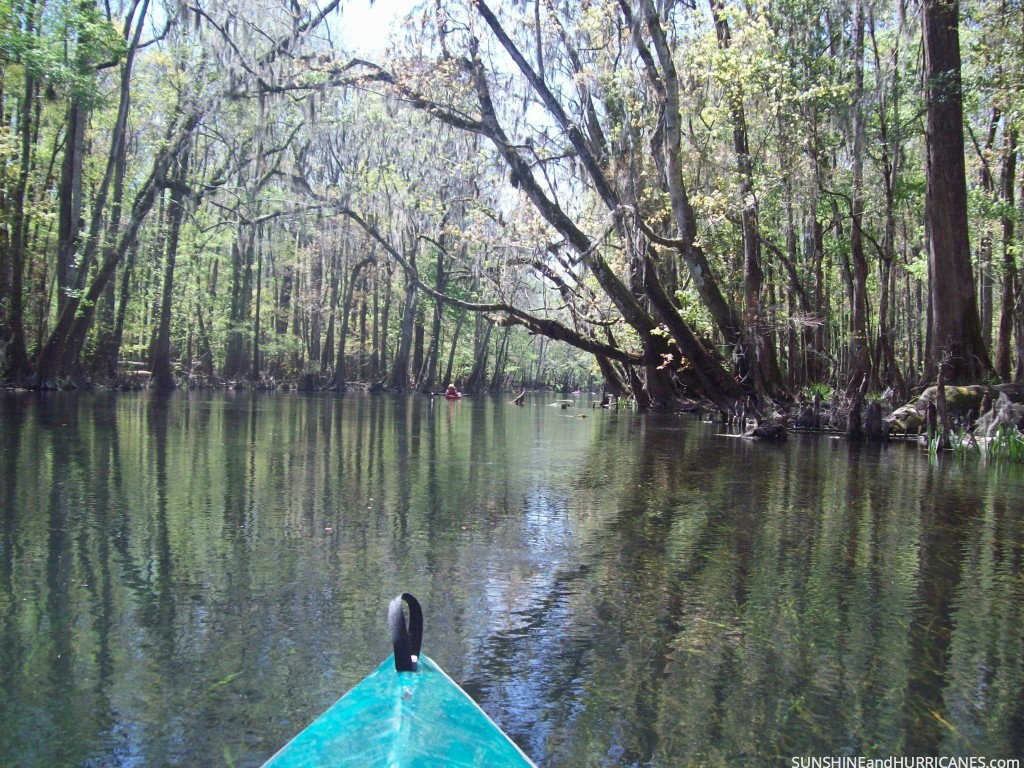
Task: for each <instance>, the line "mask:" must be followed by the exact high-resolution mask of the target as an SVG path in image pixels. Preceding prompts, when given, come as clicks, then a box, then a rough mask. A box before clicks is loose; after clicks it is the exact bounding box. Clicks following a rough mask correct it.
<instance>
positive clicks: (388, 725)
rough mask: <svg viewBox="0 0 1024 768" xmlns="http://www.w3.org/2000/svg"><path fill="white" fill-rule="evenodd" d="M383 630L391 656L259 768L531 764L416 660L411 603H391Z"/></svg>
mask: <svg viewBox="0 0 1024 768" xmlns="http://www.w3.org/2000/svg"><path fill="white" fill-rule="evenodd" d="M403 601H404V602H405V603H406V604H407V605H408V606H409V622H408V625H407V624H406V619H405V616H404V614H403V612H402V603H403ZM388 624H389V626H390V628H391V637H392V643H393V645H394V651H395V652H394V654H392V655H391V656H390V657H388V659H387V660H386V661H384V663H383V664H381V665H380V666H379V667H377V669H376V670H374V671H373V672H372V673H370V675H368V676H367V677H365V678H364V679H363V681H362V682H361V683H359V684H358V685H357V686H356V687H355V688H353V689H352V690H351V691H349V692H348V693H346V694H345V695H344V696H343V697H342V698H341V699H339V700H338V701H337V702H336V703H335V704H334V705H333V706H332V707H331V708H330V709H328V710H327V711H326V712H324V713H323V714H322V715H320V717H318V718H317V719H316V720H315V721H313V723H312V724H311V725H310V726H309V727H308V728H306V729H305V730H304V731H302V732H301V733H299V735H297V736H296V737H295V738H294V739H292V740H291V741H290V742H288V743H287V744H286V745H285V746H284V747H283V748H282V749H281V751H280V752H278V753H277V754H276V755H274V756H273V757H272V758H270V760H268V761H267V762H266V763H265V764H264V768H323V767H326V766H360V767H363V766H365V767H366V768H375V767H377V766H380V768H384V766H387V767H388V768H406V767H407V766H409V767H412V766H418V767H422V768H426V766H453V767H456V768H458V767H462V766H466V767H468V766H481V767H483V766H495V767H496V768H501V767H502V766H506V767H507V768H521V767H523V766H533V765H534V764H533V763H532V762H531V761H530V758H528V757H527V756H526V755H525V754H524V753H523V751H522V750H521V749H519V747H517V746H516V745H515V743H514V742H513V741H512V740H511V739H510V738H509V737H508V736H506V735H505V734H504V732H502V730H501V729H500V728H498V726H497V725H495V724H494V722H493V721H491V719H490V718H489V717H488V716H487V715H486V714H485V713H484V711H483V710H482V709H481V708H480V707H479V705H477V703H476V702H475V701H473V699H471V698H470V697H469V695H468V694H467V693H466V692H465V691H463V690H462V689H461V688H460V687H459V686H458V685H457V684H456V683H455V681H453V680H452V679H451V678H450V677H448V675H446V674H445V672H444V670H442V669H441V668H440V667H439V666H438V665H437V664H436V663H434V662H433V661H432V660H430V659H429V658H427V657H426V656H421V655H420V645H421V640H422V636H423V611H422V609H421V608H420V605H419V602H418V601H417V600H416V598H415V597H413V596H412V595H410V594H408V593H404V594H402V595H399V596H398V597H396V598H395V599H394V600H392V601H391V605H390V607H389V609H388Z"/></svg>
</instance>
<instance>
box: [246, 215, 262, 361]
mask: <svg viewBox="0 0 1024 768" xmlns="http://www.w3.org/2000/svg"><path fill="white" fill-rule="evenodd" d="M264 247H265V241H264V237H263V233H262V232H260V239H259V242H258V243H257V245H256V312H255V313H254V317H253V323H252V363H251V364H250V365H249V381H259V380H260V375H261V374H260V333H261V331H262V328H261V326H260V314H261V312H262V311H263V249H264Z"/></svg>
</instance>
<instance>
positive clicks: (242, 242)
mask: <svg viewBox="0 0 1024 768" xmlns="http://www.w3.org/2000/svg"><path fill="white" fill-rule="evenodd" d="M254 241H255V233H254V232H253V228H252V227H251V226H250V225H248V224H245V223H243V222H241V221H240V222H239V223H238V225H237V226H236V228H235V241H234V242H233V243H232V244H231V304H230V307H229V310H228V332H227V339H226V342H225V354H224V368H223V370H222V373H223V375H224V378H226V379H236V378H239V377H245V375H246V374H247V373H248V370H247V369H248V360H247V359H246V354H245V335H246V334H245V331H244V326H245V325H246V324H247V323H248V320H249V302H250V299H251V296H250V294H251V291H252V277H251V273H252V260H253V249H254V247H255V246H254Z"/></svg>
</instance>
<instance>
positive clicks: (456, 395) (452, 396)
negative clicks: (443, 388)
mask: <svg viewBox="0 0 1024 768" xmlns="http://www.w3.org/2000/svg"><path fill="white" fill-rule="evenodd" d="M444 399H445V400H461V399H462V393H461V392H445V393H444Z"/></svg>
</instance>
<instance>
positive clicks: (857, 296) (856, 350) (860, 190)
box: [846, 0, 871, 395]
mask: <svg viewBox="0 0 1024 768" xmlns="http://www.w3.org/2000/svg"><path fill="white" fill-rule="evenodd" d="M865 23H866V16H865V12H864V0H858V2H857V5H856V9H855V10H854V34H853V37H854V42H853V64H854V76H853V202H852V205H851V212H850V262H851V265H850V272H851V275H850V276H851V287H852V292H851V297H850V298H851V305H850V370H849V376H848V379H847V385H846V391H847V394H848V395H853V394H854V393H855V392H857V391H861V390H862V387H863V386H864V385H865V384H866V382H867V381H868V380H869V379H870V376H871V352H870V347H869V345H868V288H867V285H868V262H867V257H866V256H865V255H864V230H863V227H864V105H863V101H864V25H865Z"/></svg>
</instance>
